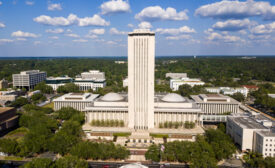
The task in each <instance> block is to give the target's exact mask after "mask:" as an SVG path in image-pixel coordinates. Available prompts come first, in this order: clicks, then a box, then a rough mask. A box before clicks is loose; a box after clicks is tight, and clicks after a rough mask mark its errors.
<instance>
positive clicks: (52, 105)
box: [43, 102, 54, 109]
mask: <svg viewBox="0 0 275 168" xmlns="http://www.w3.org/2000/svg"><path fill="white" fill-rule="evenodd" d="M43 108H51V109H53V108H54V104H53V102H51V103H49V104H46V105H45V106H43Z"/></svg>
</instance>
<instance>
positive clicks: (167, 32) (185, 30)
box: [156, 26, 196, 35]
mask: <svg viewBox="0 0 275 168" xmlns="http://www.w3.org/2000/svg"><path fill="white" fill-rule="evenodd" d="M156 32H157V33H160V34H163V35H177V34H180V33H195V32H196V30H195V29H193V28H190V27H188V26H183V27H180V28H174V29H173V28H172V29H163V28H158V29H156Z"/></svg>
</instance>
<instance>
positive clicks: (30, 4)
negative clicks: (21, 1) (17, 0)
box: [25, 1, 34, 6]
mask: <svg viewBox="0 0 275 168" xmlns="http://www.w3.org/2000/svg"><path fill="white" fill-rule="evenodd" d="M25 4H26V5H29V6H32V5H34V2H33V1H26V2H25Z"/></svg>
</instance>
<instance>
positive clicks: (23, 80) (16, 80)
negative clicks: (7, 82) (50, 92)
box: [12, 70, 47, 89]
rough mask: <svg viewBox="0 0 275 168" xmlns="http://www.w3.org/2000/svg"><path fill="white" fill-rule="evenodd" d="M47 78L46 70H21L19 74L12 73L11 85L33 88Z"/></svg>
mask: <svg viewBox="0 0 275 168" xmlns="http://www.w3.org/2000/svg"><path fill="white" fill-rule="evenodd" d="M46 78H47V73H46V72H40V71H39V70H30V71H22V72H20V74H13V75H12V80H13V87H18V88H26V89H33V88H34V87H35V85H37V84H38V83H40V82H43V81H45V80H46Z"/></svg>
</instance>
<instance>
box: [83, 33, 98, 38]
mask: <svg viewBox="0 0 275 168" xmlns="http://www.w3.org/2000/svg"><path fill="white" fill-rule="evenodd" d="M85 37H86V38H90V39H96V38H97V35H95V34H87V35H86V36H85Z"/></svg>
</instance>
